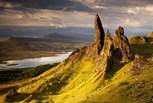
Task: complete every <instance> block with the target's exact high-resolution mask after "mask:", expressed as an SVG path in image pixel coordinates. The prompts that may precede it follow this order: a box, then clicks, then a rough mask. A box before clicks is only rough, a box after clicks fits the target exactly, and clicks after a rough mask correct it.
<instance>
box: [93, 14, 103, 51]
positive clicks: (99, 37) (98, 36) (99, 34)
mask: <svg viewBox="0 0 153 103" xmlns="http://www.w3.org/2000/svg"><path fill="white" fill-rule="evenodd" d="M104 38H105V32H104V29H103V26H102V23H101V20H100V17H99V16H98V14H97V15H96V17H95V40H94V43H95V44H96V46H97V49H98V54H100V51H101V50H102V48H103V45H104Z"/></svg>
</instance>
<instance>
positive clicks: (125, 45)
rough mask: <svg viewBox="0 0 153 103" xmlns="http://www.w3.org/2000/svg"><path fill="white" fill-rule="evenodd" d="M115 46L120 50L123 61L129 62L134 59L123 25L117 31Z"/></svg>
mask: <svg viewBox="0 0 153 103" xmlns="http://www.w3.org/2000/svg"><path fill="white" fill-rule="evenodd" d="M114 47H115V48H116V49H118V50H119V52H120V54H119V55H118V56H119V58H120V59H121V61H122V62H128V61H130V60H132V59H133V54H132V51H131V47H130V45H129V41H128V39H127V37H126V36H125V35H124V28H123V27H121V26H119V27H118V29H117V30H116V32H115V37H114Z"/></svg>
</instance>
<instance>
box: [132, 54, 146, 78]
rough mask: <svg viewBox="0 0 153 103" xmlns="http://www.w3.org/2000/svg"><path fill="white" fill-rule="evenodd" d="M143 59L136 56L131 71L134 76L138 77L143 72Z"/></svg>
mask: <svg viewBox="0 0 153 103" xmlns="http://www.w3.org/2000/svg"><path fill="white" fill-rule="evenodd" d="M142 67H143V57H142V56H140V55H138V54H136V55H135V56H134V60H133V62H132V68H131V70H130V72H131V74H132V75H138V74H140V73H141V72H142V71H143V68H142Z"/></svg>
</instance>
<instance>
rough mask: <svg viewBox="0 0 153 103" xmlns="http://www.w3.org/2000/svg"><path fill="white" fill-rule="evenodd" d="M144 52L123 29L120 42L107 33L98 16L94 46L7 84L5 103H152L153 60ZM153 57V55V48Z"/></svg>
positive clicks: (3, 88)
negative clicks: (143, 53)
mask: <svg viewBox="0 0 153 103" xmlns="http://www.w3.org/2000/svg"><path fill="white" fill-rule="evenodd" d="M146 45H147V44H146ZM150 45H151V44H150ZM138 49H139V50H140V49H141V51H140V52H143V51H144V50H143V49H142V48H140V47H139V46H136V47H134V46H131V45H130V44H129V41H128V39H127V37H126V36H125V35H124V28H123V27H121V26H119V27H118V28H117V30H116V31H115V36H114V38H112V37H111V34H110V33H109V31H107V32H106V33H105V32H104V29H103V26H102V22H101V20H100V18H99V16H98V15H96V17H95V39H94V41H93V42H92V45H90V46H86V47H82V48H80V49H79V50H76V51H74V52H73V53H72V54H71V55H70V56H69V57H68V58H67V59H66V60H64V61H63V62H61V63H60V64H58V65H57V66H55V67H53V68H51V69H49V70H47V71H46V72H44V73H42V74H40V75H39V76H36V77H33V78H30V79H26V80H21V81H16V82H13V83H11V82H10V83H8V84H3V85H2V84H1V85H0V88H1V100H2V99H3V101H6V102H21V103H39V102H47V103H48V102H49V103H152V102H153V88H152V87H153V82H152V81H151V80H152V79H153V76H152V72H153V68H152V67H153V63H152V57H149V58H147V57H145V58H144V57H143V55H141V53H139V52H137V50H138ZM146 49H149V48H146ZM146 52H147V51H146ZM134 53H136V54H134ZM148 53H150V55H151V54H153V49H149V52H148Z"/></svg>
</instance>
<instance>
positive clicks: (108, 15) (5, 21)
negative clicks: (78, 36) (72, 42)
mask: <svg viewBox="0 0 153 103" xmlns="http://www.w3.org/2000/svg"><path fill="white" fill-rule="evenodd" d="M0 8H1V9H0V25H19V26H55V27H83V28H90V27H91V28H93V26H94V16H95V15H96V14H97V13H98V14H99V15H100V17H101V20H102V23H103V26H104V27H105V28H106V29H110V30H114V29H116V28H117V27H118V26H123V27H125V28H126V29H127V31H129V33H146V32H151V31H153V25H152V21H153V0H0Z"/></svg>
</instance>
